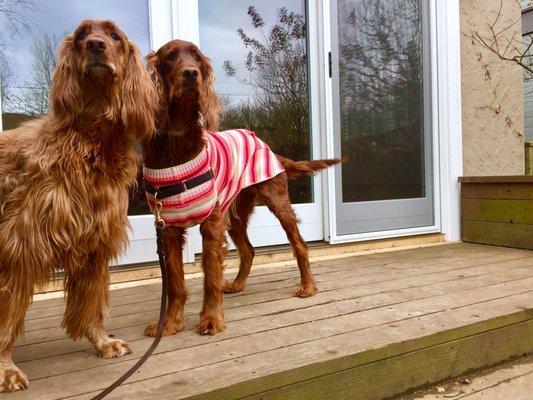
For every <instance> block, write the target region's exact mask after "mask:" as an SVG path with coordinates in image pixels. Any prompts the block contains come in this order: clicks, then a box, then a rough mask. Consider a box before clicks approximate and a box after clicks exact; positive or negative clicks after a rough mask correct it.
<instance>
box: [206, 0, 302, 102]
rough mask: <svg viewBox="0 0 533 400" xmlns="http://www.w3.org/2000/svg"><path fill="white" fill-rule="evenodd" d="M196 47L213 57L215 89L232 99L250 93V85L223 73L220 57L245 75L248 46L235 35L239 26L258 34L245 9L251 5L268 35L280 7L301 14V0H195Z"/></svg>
mask: <svg viewBox="0 0 533 400" xmlns="http://www.w3.org/2000/svg"><path fill="white" fill-rule="evenodd" d="M198 5H199V14H200V47H201V49H202V51H203V52H205V53H206V54H207V55H208V56H209V57H210V58H211V60H212V61H213V65H214V67H215V74H216V76H217V84H216V86H217V91H218V92H219V93H220V94H222V95H224V96H228V97H229V99H230V100H232V101H240V100H243V99H245V98H246V97H247V95H251V94H253V88H251V87H250V86H246V85H242V84H240V83H238V82H237V81H236V80H235V78H231V77H227V76H226V75H225V74H224V70H223V69H222V63H223V62H224V60H231V61H232V62H233V65H235V66H236V67H237V69H238V71H239V72H238V75H239V76H240V77H246V73H245V69H244V60H245V57H246V54H247V53H248V50H247V49H246V48H245V47H244V45H243V44H242V41H241V39H240V38H239V37H238V35H237V29H239V28H242V29H243V30H244V32H245V33H246V34H248V35H249V36H252V37H256V38H258V39H259V38H260V35H258V30H257V29H254V27H253V26H252V24H251V21H250V17H249V16H248V14H247V13H246V12H247V10H248V7H249V6H250V5H253V6H255V8H256V9H257V11H258V12H259V14H260V15H261V16H262V17H263V19H264V21H265V26H264V27H263V30H264V31H265V34H266V35H267V36H268V32H269V31H270V28H271V27H272V26H273V25H274V24H275V23H276V19H277V12H278V10H279V9H280V8H281V7H286V8H287V9H288V10H290V11H295V12H297V13H299V14H303V15H305V2H304V1H303V0H224V1H221V0H217V1H213V0H199V1H198Z"/></svg>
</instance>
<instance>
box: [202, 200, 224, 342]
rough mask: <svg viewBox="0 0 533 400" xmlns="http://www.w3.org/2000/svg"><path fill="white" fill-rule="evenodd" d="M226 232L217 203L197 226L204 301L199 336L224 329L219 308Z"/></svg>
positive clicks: (221, 311) (222, 316) (221, 297)
mask: <svg viewBox="0 0 533 400" xmlns="http://www.w3.org/2000/svg"><path fill="white" fill-rule="evenodd" d="M225 232H226V227H225V226H224V217H223V216H222V214H221V213H220V207H219V206H218V204H217V205H216V206H215V208H214V210H213V212H212V213H211V215H209V217H207V219H206V220H205V221H204V222H203V223H202V224H201V225H200V233H201V234H202V268H203V270H204V302H203V306H202V311H201V312H200V323H199V324H198V326H197V327H196V331H197V332H198V333H200V334H201V335H214V334H215V333H218V332H222V331H224V330H225V329H226V325H225V324H224V311H223V310H222V300H223V282H222V280H223V272H224V265H223V261H224V255H225V253H226V251H225V247H224V242H225Z"/></svg>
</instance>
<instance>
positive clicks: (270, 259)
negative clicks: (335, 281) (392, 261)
mask: <svg viewBox="0 0 533 400" xmlns="http://www.w3.org/2000/svg"><path fill="white" fill-rule="evenodd" d="M443 241H444V236H443V235H442V234H441V233H432V234H426V235H415V236H406V237H399V238H391V239H383V240H371V241H364V242H357V243H347V244H338V245H328V244H322V243H320V244H314V243H310V246H309V257H310V259H311V260H313V259H314V258H317V257H327V256H328V255H336V256H338V255H339V254H349V253H358V252H371V251H387V250H389V249H393V248H397V247H400V248H401V247H412V246H417V245H421V246H423V245H431V244H438V243H442V242H443ZM276 247H277V246H276ZM293 261H294V256H293V254H292V251H291V250H285V247H283V248H282V249H281V250H278V249H269V250H267V252H266V253H265V252H264V250H263V249H262V248H258V249H257V251H256V256H255V258H254V264H255V265H256V269H257V268H258V267H259V268H261V267H263V266H265V265H268V264H272V263H284V262H285V263H287V262H290V263H292V262H293ZM225 264H226V268H228V269H237V268H238V265H239V260H238V258H237V257H236V254H235V253H233V254H231V255H229V256H228V257H226V260H225ZM114 268H116V267H114ZM184 269H185V273H186V274H191V273H201V272H202V268H201V264H200V263H199V262H194V263H186V264H185V266H184ZM160 276H161V274H160V270H159V266H157V265H154V264H153V263H152V265H151V266H150V265H147V266H146V267H137V268H130V269H127V270H119V271H117V270H115V271H112V273H111V283H123V282H131V281H139V280H146V279H153V278H157V277H160ZM62 284H63V282H62V280H61V279H59V280H58V281H56V282H51V283H50V284H48V285H45V287H43V288H42V289H41V290H39V291H37V293H47V292H54V291H58V290H59V291H61V290H62Z"/></svg>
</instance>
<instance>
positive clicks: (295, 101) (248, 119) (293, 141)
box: [222, 6, 310, 202]
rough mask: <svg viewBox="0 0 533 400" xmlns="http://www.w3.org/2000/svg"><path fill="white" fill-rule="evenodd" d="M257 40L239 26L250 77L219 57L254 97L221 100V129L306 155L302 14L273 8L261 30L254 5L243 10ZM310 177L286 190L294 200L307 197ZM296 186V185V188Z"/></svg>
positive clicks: (285, 152)
mask: <svg viewBox="0 0 533 400" xmlns="http://www.w3.org/2000/svg"><path fill="white" fill-rule="evenodd" d="M248 15H249V16H250V19H251V22H252V25H253V27H254V28H255V30H256V32H257V35H256V36H257V38H256V37H254V36H250V35H248V34H247V33H245V32H244V31H243V29H238V30H237V34H238V36H239V37H240V39H241V40H242V42H243V44H244V46H245V47H246V48H247V49H248V50H249V51H248V54H247V56H246V59H245V61H244V65H245V68H246V70H247V72H248V73H249V78H244V77H240V76H239V75H238V73H237V69H236V67H235V66H234V64H233V62H232V61H230V60H226V61H224V64H223V67H224V71H225V72H226V75H227V76H229V77H233V78H235V79H237V80H238V81H239V82H241V83H242V84H245V85H249V86H252V87H253V88H254V90H255V93H254V97H253V100H248V101H241V102H240V103H237V104H232V103H230V102H229V101H228V100H227V99H225V101H224V103H225V107H226V110H225V116H224V119H223V121H222V127H223V128H224V129H230V128H236V127H239V128H247V129H250V130H252V131H255V132H256V133H257V135H258V136H260V137H261V138H262V139H264V140H265V141H266V142H267V143H268V144H269V145H270V146H271V147H272V149H273V150H274V151H275V152H278V153H280V154H282V155H284V156H287V157H290V158H293V159H307V158H309V156H310V144H309V88H308V80H307V46H306V45H307V43H306V33H307V32H306V24H305V18H304V16H303V15H301V14H298V13H296V12H293V11H288V10H287V9H286V8H285V7H283V8H281V9H279V10H278V15H277V22H276V24H275V25H274V26H272V28H270V30H269V32H265V29H264V28H265V22H264V20H263V18H262V17H261V15H260V14H259V13H258V12H257V11H256V9H255V7H253V6H250V7H249V8H248ZM309 182H310V180H309V179H306V180H301V181H299V182H298V183H297V185H293V187H292V188H291V189H292V190H291V194H292V196H291V197H292V200H293V202H302V201H308V200H310V189H309ZM298 185H299V186H298Z"/></svg>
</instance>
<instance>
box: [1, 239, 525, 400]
mask: <svg viewBox="0 0 533 400" xmlns="http://www.w3.org/2000/svg"><path fill="white" fill-rule="evenodd" d="M313 271H314V273H315V276H316V278H317V281H318V286H319V289H320V292H319V293H318V294H317V295H316V296H314V297H312V298H308V299H299V298H294V297H292V293H293V291H294V289H295V286H296V283H297V281H298V278H297V276H298V272H297V268H296V267H284V268H275V269H273V268H270V269H269V268H264V269H256V270H255V271H254V270H253V269H252V277H251V278H250V280H249V284H248V286H247V288H246V289H245V291H244V292H243V293H240V294H234V295H228V296H226V297H225V302H224V305H225V316H226V323H227V330H226V332H224V333H222V334H219V335H216V336H214V337H202V336H199V335H197V334H196V333H195V332H194V326H195V324H196V323H197V320H198V317H197V314H198V312H199V310H200V307H201V289H202V286H201V284H202V281H201V279H199V278H195V279H190V280H189V281H188V286H189V288H190V292H191V295H190V298H189V300H188V303H187V305H186V309H185V311H186V323H185V327H186V328H185V331H184V332H181V333H180V334H178V335H176V336H173V337H169V338H165V339H163V341H162V342H161V344H160V346H159V348H158V349H157V351H156V354H155V355H154V356H152V358H151V359H150V360H149V361H148V362H147V363H146V364H145V366H143V367H142V368H141V370H140V371H138V372H137V373H136V374H135V375H134V376H133V377H132V378H130V379H129V380H128V381H127V382H126V383H125V384H124V385H123V386H121V387H120V388H119V389H117V390H116V391H115V392H114V393H113V394H111V395H110V396H109V398H110V399H182V398H189V397H192V398H195V399H217V400H220V399H241V398H246V399H289V400H290V399H302V398H305V399H348V398H353V399H379V398H383V397H386V396H391V395H394V394H397V393H401V392H403V391H405V390H407V389H410V388H413V387H416V386H419V385H422V384H425V383H430V382H434V381H437V380H440V379H444V378H446V377H448V376H452V375H457V374H461V373H462V372H464V371H465V370H467V369H470V368H479V367H481V366H484V365H489V364H493V363H495V362H499V361H501V360H503V359H506V358H508V357H511V356H514V355H518V354H522V353H525V352H531V351H533V252H531V251H526V250H514V249H507V248H498V247H492V246H482V245H473V244H451V245H440V246H434V247H426V248H421V249H411V250H403V251H395V252H386V253H377V254H368V255H362V256H357V257H349V258H340V259H335V260H329V261H321V262H316V263H314V265H313ZM159 290H160V288H159V285H150V286H141V287H135V288H128V289H121V290H116V291H113V293H112V301H111V304H112V305H111V310H110V312H111V317H110V319H109V321H108V322H107V327H108V329H109V331H110V333H112V334H113V335H115V336H116V337H120V338H122V339H125V340H127V341H129V343H130V345H131V347H132V349H133V351H134V354H132V355H130V356H126V357H123V358H120V359H113V360H102V359H99V358H98V357H96V355H95V353H94V352H93V351H92V350H91V348H90V346H89V345H88V343H87V342H85V341H83V342H72V341H70V340H68V339H66V337H65V334H64V333H63V332H62V330H61V329H59V328H58V324H59V322H60V319H61V314H62V312H63V308H64V307H63V300H62V299H54V300H46V301H40V302H36V303H34V304H33V306H32V308H31V309H30V311H29V312H28V315H27V323H26V335H25V337H24V338H21V340H19V341H18V343H17V346H16V348H15V352H14V357H15V361H16V362H17V363H18V365H19V367H20V368H22V369H23V370H24V371H25V372H26V373H27V374H28V376H29V378H30V380H31V383H30V388H29V389H28V390H26V391H24V392H19V393H15V394H9V395H3V396H0V397H2V399H4V398H5V399H6V400H12V399H13V400H15V399H17V400H19V399H32V400H34V399H42V400H44V399H73V398H76V399H89V398H91V397H92V396H93V395H95V394H96V393H97V392H98V391H99V390H101V389H103V388H104V387H106V386H107V385H108V384H109V383H111V382H112V381H113V380H115V379H116V378H117V377H118V376H120V375H121V374H122V373H123V372H124V371H126V370H127V369H128V368H129V367H130V366H131V365H132V364H133V362H134V360H135V359H137V358H138V357H139V356H140V355H141V354H142V353H143V352H144V351H145V350H146V348H147V347H148V346H149V345H150V343H151V341H152V339H150V338H145V337H143V330H144V327H145V326H146V324H147V323H148V322H150V321H152V320H153V319H154V318H155V317H156V315H157V312H158V305H159Z"/></svg>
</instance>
